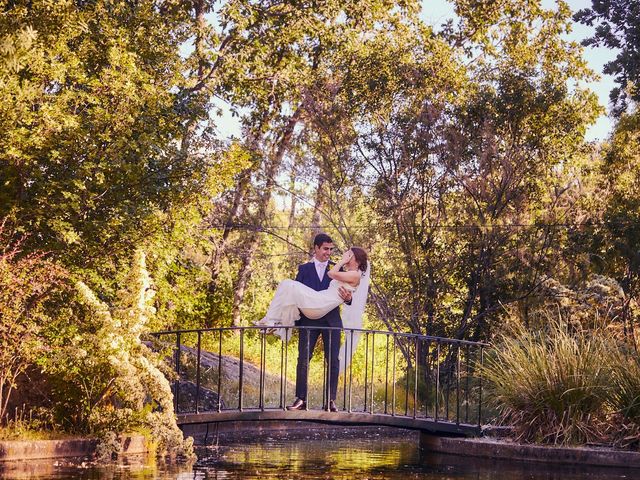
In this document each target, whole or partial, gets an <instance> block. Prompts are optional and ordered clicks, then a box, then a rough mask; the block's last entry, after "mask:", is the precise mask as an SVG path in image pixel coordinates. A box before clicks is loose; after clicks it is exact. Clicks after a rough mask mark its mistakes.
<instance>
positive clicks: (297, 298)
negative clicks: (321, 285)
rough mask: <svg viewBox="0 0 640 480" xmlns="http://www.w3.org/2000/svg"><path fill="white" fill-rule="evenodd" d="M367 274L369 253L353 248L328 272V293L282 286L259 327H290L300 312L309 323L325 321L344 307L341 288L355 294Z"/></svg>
mask: <svg viewBox="0 0 640 480" xmlns="http://www.w3.org/2000/svg"><path fill="white" fill-rule="evenodd" d="M368 271H369V269H368V261H367V252H366V251H365V250H364V249H362V248H360V247H351V249H349V250H347V251H346V252H345V253H344V255H343V256H342V258H341V259H340V261H339V262H338V263H336V265H335V266H334V267H333V269H331V270H329V271H328V272H327V275H329V277H330V278H331V279H332V280H331V283H330V284H329V288H328V289H326V290H320V291H316V290H314V289H312V288H309V287H307V286H306V285H304V284H302V283H300V282H296V281H295V280H283V281H282V282H280V285H278V289H277V290H276V293H275V295H274V297H273V300H271V304H270V305H269V308H268V310H267V313H266V315H265V316H264V318H263V319H262V320H260V321H258V322H256V325H258V326H266V327H291V326H293V325H294V323H295V321H296V320H298V319H299V318H300V312H302V313H303V314H304V315H305V316H306V317H307V318H309V319H313V320H317V319H319V318H322V317H324V316H325V315H326V314H327V313H329V312H330V311H331V310H333V309H334V308H336V307H337V306H338V305H340V304H341V303H343V300H342V298H340V295H338V289H339V288H340V287H341V286H342V287H345V288H346V289H347V290H350V291H351V292H355V291H356V290H357V289H358V286H359V285H360V281H361V279H362V278H363V277H364V276H365V273H366V272H368ZM367 287H368V284H367ZM281 333H284V332H277V334H278V335H280V336H281V337H283V338H284V336H283V335H282V334H281ZM287 336H288V335H287Z"/></svg>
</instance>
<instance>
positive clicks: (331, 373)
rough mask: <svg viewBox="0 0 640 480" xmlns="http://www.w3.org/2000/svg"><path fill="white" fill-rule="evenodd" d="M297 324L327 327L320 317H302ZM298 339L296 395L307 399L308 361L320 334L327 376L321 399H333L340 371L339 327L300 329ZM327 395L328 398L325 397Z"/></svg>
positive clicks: (325, 400) (326, 323)
mask: <svg viewBox="0 0 640 480" xmlns="http://www.w3.org/2000/svg"><path fill="white" fill-rule="evenodd" d="M298 325H299V326H301V327H329V324H328V322H327V321H326V320H325V319H324V318H322V319H320V320H309V319H308V318H302V319H301V320H300V321H299V322H298ZM298 331H299V333H300V337H299V339H298V365H297V368H296V397H298V398H300V399H302V400H305V401H306V400H307V390H308V374H309V362H310V361H311V357H312V356H313V351H314V350H315V347H316V343H317V342H318V338H320V336H321V335H322V344H323V346H324V361H325V364H326V365H328V368H327V369H326V371H327V376H326V378H325V391H324V393H323V401H324V403H325V405H326V404H327V403H328V402H327V400H335V399H336V395H337V391H338V375H339V373H340V360H339V358H338V355H339V353H340V332H341V330H340V329H333V330H322V329H317V330H316V329H306V328H304V329H300V330H298ZM327 396H328V399H327Z"/></svg>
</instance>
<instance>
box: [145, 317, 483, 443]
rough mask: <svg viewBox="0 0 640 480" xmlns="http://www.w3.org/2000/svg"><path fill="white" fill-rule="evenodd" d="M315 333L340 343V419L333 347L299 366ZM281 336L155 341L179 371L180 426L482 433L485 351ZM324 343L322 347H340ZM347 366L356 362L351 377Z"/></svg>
mask: <svg viewBox="0 0 640 480" xmlns="http://www.w3.org/2000/svg"><path fill="white" fill-rule="evenodd" d="M311 330H323V331H327V330H340V333H341V344H342V350H341V353H340V361H341V371H340V375H339V377H338V385H337V391H338V394H337V398H336V399H335V400H336V401H335V408H333V409H330V408H329V406H330V405H331V404H330V403H329V402H328V401H327V400H328V395H329V394H328V392H329V391H330V390H331V389H330V386H331V385H330V382H331V378H330V376H329V375H328V373H327V372H328V368H327V367H328V364H329V363H330V362H331V360H332V359H331V358H330V356H331V351H332V349H331V345H324V346H323V347H324V348H323V347H321V346H316V349H315V354H313V356H312V358H311V361H310V362H308V363H306V364H305V359H301V365H298V343H299V342H300V341H306V342H309V337H310V335H309V333H311ZM275 333H279V336H278V335H275V334H274V332H273V331H270V330H269V329H267V328H265V327H230V328H210V329H197V330H196V329H194V330H176V331H163V332H157V333H154V334H153V339H154V340H153V342H152V343H153V344H154V348H156V349H157V350H158V351H161V352H162V353H163V355H166V356H167V357H170V358H171V360H172V363H173V365H172V367H173V369H174V372H175V374H174V377H173V378H172V380H171V381H172V390H173V394H174V402H175V404H174V408H175V412H176V414H177V418H178V424H179V425H181V426H187V425H197V424H210V423H215V424H218V423H226V422H261V423H262V422H267V423H268V422H270V421H274V422H278V423H279V422H283V421H285V422H286V421H297V422H299V421H305V422H320V423H331V424H339V425H376V426H389V427H398V428H406V429H414V430H421V431H424V432H429V433H432V434H442V435H466V436H474V435H478V434H479V433H480V431H481V426H482V414H483V379H482V375H481V371H482V369H481V366H482V363H483V357H484V352H485V350H486V349H487V347H489V345H488V344H486V343H480V342H470V341H464V340H455V339H448V338H441V337H433V336H428V335H415V334H407V333H396V332H385V331H378V330H362V329H334V328H331V327H287V328H286V329H280V330H279V331H278V332H275ZM325 333H327V334H326V335H322V336H320V339H319V340H318V343H322V341H323V340H322V339H323V338H324V339H326V340H327V341H328V342H331V339H332V338H335V334H334V335H333V336H332V335H329V334H328V332H325ZM334 350H335V349H334ZM351 352H353V353H351ZM325 356H326V357H329V358H325ZM344 358H351V361H350V362H347V365H346V367H345V365H344V363H345V362H344ZM296 368H298V369H299V368H307V369H308V375H307V380H306V382H307V385H306V386H307V392H308V394H307V399H306V404H305V405H304V407H303V408H302V409H300V410H288V409H287V406H288V405H291V403H292V402H293V401H294V398H295V381H296ZM334 388H335V386H334ZM332 406H334V405H332Z"/></svg>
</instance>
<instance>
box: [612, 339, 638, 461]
mask: <svg viewBox="0 0 640 480" xmlns="http://www.w3.org/2000/svg"><path fill="white" fill-rule="evenodd" d="M610 365H611V380H610V381H611V386H612V387H611V390H610V395H609V402H610V408H611V410H612V411H613V415H612V419H611V421H609V422H608V423H609V430H610V432H609V433H610V437H611V442H612V443H613V444H614V445H616V446H620V447H626V448H629V447H633V448H635V449H637V448H638V447H639V446H640V357H639V356H638V352H637V351H635V349H629V348H628V345H622V346H621V347H619V348H617V349H615V350H614V351H613V352H611V356H610Z"/></svg>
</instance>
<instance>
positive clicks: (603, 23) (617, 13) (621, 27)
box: [574, 0, 640, 116]
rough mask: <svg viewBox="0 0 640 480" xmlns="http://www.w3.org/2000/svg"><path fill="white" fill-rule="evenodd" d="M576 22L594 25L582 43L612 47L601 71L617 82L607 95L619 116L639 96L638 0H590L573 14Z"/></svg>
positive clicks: (639, 98) (639, 7)
mask: <svg viewBox="0 0 640 480" xmlns="http://www.w3.org/2000/svg"><path fill="white" fill-rule="evenodd" d="M574 19H575V20H576V21H577V22H580V23H584V24H585V25H589V26H593V25H596V29H595V34H594V35H593V37H590V38H587V39H586V40H584V41H583V42H582V43H583V45H587V46H589V45H593V46H597V47H599V46H604V47H608V48H610V49H616V50H617V55H616V58H615V60H612V61H610V62H608V63H606V64H605V66H604V70H603V73H605V74H607V75H613V76H614V77H615V82H616V83H617V84H618V85H619V86H618V87H615V88H614V89H612V90H611V93H610V95H609V98H610V99H611V104H612V105H613V109H612V110H613V114H614V115H616V116H620V115H621V114H622V113H623V112H625V111H626V110H627V108H628V107H629V105H630V104H631V103H632V102H636V103H637V102H638V100H640V90H639V89H638V85H639V84H640V56H639V53H640V51H639V50H638V48H639V47H638V45H640V3H639V2H638V0H604V1H602V0H599V1H595V0H594V1H593V2H592V7H591V8H584V9H582V10H580V11H578V12H577V13H576V14H575V15H574Z"/></svg>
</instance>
